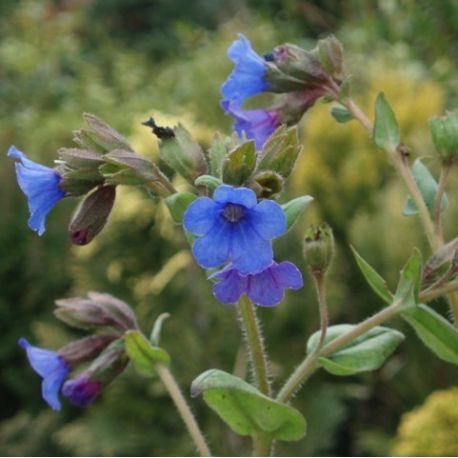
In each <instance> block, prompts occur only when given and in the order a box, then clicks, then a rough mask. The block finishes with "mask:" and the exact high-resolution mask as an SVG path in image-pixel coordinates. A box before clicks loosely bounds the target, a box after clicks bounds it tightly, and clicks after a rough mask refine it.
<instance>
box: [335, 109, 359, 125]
mask: <svg viewBox="0 0 458 458" xmlns="http://www.w3.org/2000/svg"><path fill="white" fill-rule="evenodd" d="M331 115H332V117H333V118H334V119H335V120H336V121H337V122H338V123H340V124H344V123H346V122H348V121H351V120H352V119H354V118H353V115H352V114H351V113H350V112H349V111H348V110H347V109H346V108H345V107H339V106H337V107H332V109H331Z"/></svg>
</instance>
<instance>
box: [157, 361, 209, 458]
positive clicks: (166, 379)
mask: <svg viewBox="0 0 458 458" xmlns="http://www.w3.org/2000/svg"><path fill="white" fill-rule="evenodd" d="M157 372H158V374H159V377H160V378H161V380H162V383H163V384H164V385H165V387H166V389H167V391H168V392H169V394H170V397H171V398H172V399H173V402H174V403H175V406H176V408H177V410H178V412H179V414H180V416H181V419H182V420H183V422H184V424H185V425H186V428H187V429H188V432H189V434H190V436H191V437H192V440H193V441H194V444H195V445H196V447H197V450H198V451H199V454H200V456H211V452H210V449H209V448H208V445H207V442H206V441H205V438H204V436H203V434H202V432H201V431H200V428H199V425H198V424H197V422H196V419H195V418H194V415H193V414H192V412H191V409H190V408H189V405H188V403H187V402H186V399H185V398H184V396H183V393H182V392H181V390H180V387H179V386H178V384H177V382H176V380H175V378H174V377H173V375H172V373H171V372H170V370H169V369H168V368H167V367H166V366H164V365H161V364H159V365H158V366H157Z"/></svg>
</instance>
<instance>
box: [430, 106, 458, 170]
mask: <svg viewBox="0 0 458 458" xmlns="http://www.w3.org/2000/svg"><path fill="white" fill-rule="evenodd" d="M429 129H430V131H431V136H432V139H433V142H434V146H435V147H436V150H437V152H438V153H439V156H440V158H441V160H442V162H443V163H453V162H455V161H457V160H458V110H455V111H451V112H448V113H446V115H445V116H443V117H441V118H432V119H430V120H429Z"/></svg>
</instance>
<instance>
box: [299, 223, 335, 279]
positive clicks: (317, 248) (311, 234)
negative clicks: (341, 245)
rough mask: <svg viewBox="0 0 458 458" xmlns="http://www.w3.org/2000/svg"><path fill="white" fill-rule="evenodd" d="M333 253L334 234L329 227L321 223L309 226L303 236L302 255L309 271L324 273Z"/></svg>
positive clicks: (317, 273)
mask: <svg viewBox="0 0 458 458" xmlns="http://www.w3.org/2000/svg"><path fill="white" fill-rule="evenodd" d="M333 255H334V236H333V233H332V229H331V227H330V226H329V225H328V224H326V223H322V224H320V225H319V226H310V228H309V229H308V230H307V231H306V232H305V237H304V257H305V261H306V262H307V264H308V266H309V268H310V271H311V272H312V273H313V274H316V275H324V274H325V273H326V271H327V269H328V267H329V265H330V263H331V260H332V257H333Z"/></svg>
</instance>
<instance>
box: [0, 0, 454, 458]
mask: <svg viewBox="0 0 458 458" xmlns="http://www.w3.org/2000/svg"><path fill="white" fill-rule="evenodd" d="M238 32H244V33H245V34H246V35H247V36H248V37H249V38H250V39H251V40H252V42H253V44H254V46H255V48H256V49H258V50H259V51H260V52H268V51H269V50H270V49H271V48H272V47H273V46H274V45H276V44H278V43H280V42H284V41H291V42H295V43H297V44H300V45H303V46H305V47H312V46H314V41H315V40H316V39H317V38H319V37H321V36H324V35H326V34H328V33H335V34H336V35H337V36H338V37H339V38H340V40H341V41H342V42H343V44H344V47H345V49H346V64H347V69H348V71H349V72H350V73H351V74H352V75H353V76H354V78H353V82H354V89H353V93H354V96H355V99H356V100H358V102H360V104H361V106H362V107H363V108H364V109H365V110H367V112H368V113H369V115H370V116H372V111H373V109H372V107H373V102H374V99H375V96H376V94H377V92H378V91H382V90H383V91H384V92H385V93H386V95H387V97H388V99H389V100H390V102H391V103H392V105H393V107H394V109H395V111H396V114H397V116H398V119H399V122H400V124H401V128H402V134H403V138H404V139H405V141H406V143H408V144H409V145H410V146H411V147H412V149H413V150H414V154H415V156H419V157H423V158H424V160H425V162H426V163H427V164H428V165H431V168H432V170H433V171H436V172H437V166H436V163H435V161H434V155H433V153H432V146H431V141H430V138H429V134H428V131H427V119H428V118H429V117H431V116H434V115H438V114H441V113H442V112H443V111H444V109H450V108H455V107H457V106H458V100H457V94H458V79H457V77H456V75H457V70H458V68H457V67H458V65H457V61H458V60H457V58H458V5H457V3H456V2H455V1H453V0H443V1H440V2H436V1H432V0H429V1H427V0H422V1H413V0H410V1H409V0H404V1H401V0H389V1H385V0H384V1H382V0H380V1H375V0H372V1H371V0H367V1H363V0H347V1H336V0H333V1H331V0H330V1H305V0H304V1H294V0H269V1H261V2H258V1H254V0H246V1H243V0H234V1H222V0H196V1H194V2H190V1H189V0H169V1H160V0H151V1H148V0H131V1H129V0H88V1H83V0H66V1H64V0H62V1H45V0H28V1H27V0H22V1H15V0H3V1H2V2H0V152H1V154H0V180H1V181H0V183H1V192H0V330H1V334H0V335H1V338H0V370H1V373H0V405H1V410H0V453H1V454H3V455H13V456H19V455H35V456H42V455H62V454H64V455H86V454H90V455H102V456H106V455H121V456H126V455H127V456H128V455H166V456H174V455H182V454H185V455H186V454H192V453H194V449H193V446H192V444H191V443H190V441H189V439H188V437H187V435H186V433H185V431H184V428H183V426H182V424H181V423H180V420H179V419H178V417H177V415H176V414H175V411H174V409H173V407H172V404H171V401H170V400H169V398H168V397H167V396H166V393H165V391H164V389H163V387H162V386H161V384H160V383H159V382H156V381H148V380H146V379H141V378H139V377H138V376H136V374H135V373H134V372H133V371H132V370H131V369H129V370H127V372H126V373H125V374H123V375H122V376H121V377H120V378H119V379H118V380H117V381H116V382H115V383H114V384H113V385H112V386H110V387H109V388H108V389H107V390H106V391H105V392H104V393H103V394H102V396H101V398H100V399H99V400H97V402H95V403H94V404H93V405H92V406H91V407H89V408H87V409H85V410H81V409H78V408H75V407H72V406H70V405H69V404H68V403H66V402H64V407H63V410H62V411H61V412H58V413H56V412H53V411H51V410H50V409H49V408H48V407H47V406H46V405H45V404H44V402H43V401H42V399H41V398H40V380H39V377H38V376H36V375H35V374H34V373H33V372H32V370H31V369H30V367H29V366H28V364H27V362H26V359H25V356H24V354H23V352H22V350H21V349H20V348H19V347H18V346H17V340H18V338H19V337H21V336H24V337H27V338H28V339H29V340H30V341H32V342H33V343H35V344H38V345H40V346H44V347H48V348H52V349H56V348H59V346H60V345H63V344H64V343H66V342H67V341H68V340H69V339H71V338H77V337H79V336H80V335H81V334H78V333H76V332H73V331H70V330H69V329H68V328H66V327H65V326H64V325H62V324H60V323H58V322H57V321H56V320H55V319H54V317H53V313H52V311H53V301H54V299H56V298H60V297H66V296H70V295H80V294H84V293H85V292H86V291H88V290H97V291H103V292H109V293H111V294H114V295H116V296H119V297H120V298H122V299H124V300H125V301H127V302H129V303H130V304H132V306H133V307H134V308H135V310H136V312H137V313H138V316H139V320H140V323H141V325H142V327H143V329H144V330H145V332H148V331H149V329H150V327H151V325H152V323H153V321H154V319H155V317H156V316H157V315H159V314H160V313H163V312H170V313H171V315H172V317H171V319H170V320H169V321H168V322H167V323H166V324H165V326H164V331H163V338H162V342H163V345H164V346H165V347H166V348H167V349H168V351H169V352H170V354H171V355H172V358H173V363H172V368H173V370H174V372H175V373H176V374H177V376H178V378H179V380H180V383H181V385H182V386H183V388H184V390H185V392H187V389H188V386H189V384H190V382H191V381H192V379H193V378H194V377H195V376H197V375H198V374H199V373H201V372H203V371H204V370H205V369H207V368H210V367H218V368H221V369H224V370H226V371H231V370H232V369H233V367H234V364H235V360H236V355H237V352H238V350H239V345H240V335H239V331H238V328H237V326H236V320H235V314H234V310H233V308H232V307H227V306H223V305H221V304H219V303H217V302H216V300H215V299H214V298H213V296H212V294H211V287H210V284H209V282H208V281H206V279H205V276H204V273H203V271H201V270H199V269H198V268H197V267H196V266H195V264H194V262H193V261H192V259H191V257H190V255H189V252H188V250H187V246H186V243H185V240H184V238H183V235H182V233H181V231H180V230H179V229H177V228H175V227H174V226H173V224H172V222H171V219H170V217H169V215H168V213H167V211H166V209H165V208H164V207H163V205H162V204H155V203H154V202H152V201H151V200H150V199H149V198H148V196H147V195H146V194H145V193H143V192H141V191H139V190H137V189H131V188H126V189H123V190H122V192H120V193H119V195H118V198H117V201H116V204H115V210H114V212H113V214H112V216H111V218H110V222H109V224H108V226H107V228H106V229H105V230H104V231H103V232H102V233H101V234H100V236H99V237H98V238H97V239H96V241H95V242H94V243H92V244H91V245H89V246H87V247H83V248H81V247H72V246H71V244H70V243H69V241H68V236H67V224H68V221H69V218H70V215H71V212H72V209H73V208H74V206H75V204H76V201H73V200H71V199H67V200H65V201H63V202H61V203H59V204H58V205H57V207H56V208H55V210H53V212H52V213H51V215H50V217H49V219H48V224H47V231H46V233H45V235H44V236H43V237H41V238H40V237H38V236H37V235H36V234H34V233H32V232H31V231H30V230H29V229H28V227H27V225H26V221H27V218H28V212H27V205H26V201H25V198H24V196H23V195H22V193H21V192H20V190H19V189H18V186H17V184H16V181H15V176H14V167H13V164H12V161H10V160H8V159H7V158H6V151H7V149H8V147H9V146H10V145H11V144H15V145H16V146H17V147H18V148H19V149H21V150H23V151H25V152H26V153H27V154H29V155H30V157H31V158H33V159H34V160H37V161H40V162H42V163H44V164H47V165H52V161H53V159H54V158H55V153H56V150H57V149H58V148H59V147H61V146H70V145H71V144H72V134H71V132H72V130H74V129H77V128H79V127H80V126H81V122H82V121H81V113H82V112H84V111H86V112H92V113H94V114H96V115H98V116H100V117H102V118H104V119H105V120H106V121H107V122H109V123H110V124H112V125H113V127H115V128H116V129H118V130H120V131H121V132H122V133H123V134H125V135H126V136H127V137H128V138H129V139H130V140H131V141H132V143H133V145H134V146H135V147H136V149H137V151H138V152H140V153H143V154H145V155H147V156H149V157H151V158H154V157H155V154H156V148H157V145H156V143H155V140H154V138H153V137H152V136H151V135H150V133H149V132H148V130H147V129H145V128H144V127H142V126H141V125H140V123H141V121H143V120H145V119H146V118H147V117H148V116H150V115H153V116H154V117H156V118H157V120H158V121H160V122H163V123H164V124H174V123H176V122H178V121H181V122H183V123H184V124H185V126H186V127H188V129H189V130H190V131H191V132H192V133H193V135H194V136H195V138H196V139H198V140H199V141H200V142H201V143H202V144H203V145H208V144H209V142H210V141H211V138H212V136H213V133H214V131H215V130H221V131H223V132H226V133H228V132H229V131H230V120H229V119H228V118H227V117H226V116H225V115H224V114H223V113H222V110H221V109H220V108H219V86H220V84H221V83H222V81H223V80H224V79H225V77H226V76H227V74H228V73H229V72H230V69H231V63H230V62H229V60H228V59H227V57H226V49H227V47H228V46H229V45H230V43H231V42H232V41H233V40H234V39H235V37H236V34H237V33H238ZM265 100H267V99H264V101H265ZM329 109H330V107H329V105H324V104H321V105H318V106H316V107H315V108H313V109H312V110H311V111H310V112H309V113H308V114H307V115H306V116H305V118H304V120H303V122H302V123H301V138H302V140H303V142H304V152H303V155H302V158H301V159H300V161H299V163H298V165H297V167H296V169H295V172H294V175H293V177H292V179H291V182H290V184H289V187H288V189H287V191H286V192H285V195H284V196H283V199H286V198H288V197H291V196H296V195H299V194H311V195H313V196H314V197H315V202H314V203H313V205H312V206H311V208H310V209H309V210H308V213H307V215H306V216H305V217H304V218H303V219H302V220H301V221H300V222H299V223H298V224H297V225H296V227H295V229H294V231H293V232H291V233H290V234H288V235H287V236H286V237H285V238H283V239H281V240H279V241H278V242H277V243H276V248H277V253H278V255H277V257H278V258H279V259H291V260H293V261H294V262H296V263H297V265H298V266H299V267H300V268H301V269H303V270H304V263H303V261H302V259H301V256H300V251H301V250H300V247H301V233H302V231H303V230H304V228H305V225H306V224H309V223H311V222H314V223H316V222H319V221H321V220H322V219H325V220H327V221H328V222H329V223H331V224H332V226H333V228H334V231H335V235H336V241H337V259H336V262H335V264H334V267H333V271H332V273H331V281H332V283H331V285H330V288H329V289H330V291H329V296H330V297H329V302H330V304H331V322H332V323H342V322H351V323H353V322H356V321H357V320H359V319H362V318H363V317H365V316H367V315H368V314H371V313H374V312H375V311H377V310H378V309H380V307H381V306H382V303H381V301H380V300H379V299H378V298H377V297H376V296H375V295H374V294H373V293H372V292H371V291H370V290H369V288H368V287H367V286H366V285H365V283H364V281H363V279H362V277H361V275H360V273H359V272H358V270H357V268H356V266H355V263H354V261H353V259H352V256H351V252H350V250H349V245H350V244H353V245H354V246H355V247H356V248H357V249H358V250H359V251H360V252H361V254H363V256H364V257H365V258H366V259H367V260H368V261H369V262H371V263H372V264H373V265H374V266H375V267H376V268H377V269H378V270H379V272H380V273H382V274H383V275H384V276H385V277H386V278H387V280H388V282H389V284H390V285H391V286H394V285H395V282H396V278H397V275H398V272H399V269H400V268H401V266H402V264H403V263H404V261H405V260H406V258H407V257H408V255H409V254H410V252H411V250H412V247H414V246H419V247H421V248H423V249H424V252H425V253H426V252H427V250H426V247H425V245H424V241H423V236H422V233H421V230H420V229H419V227H418V224H417V221H416V220H415V219H407V218H405V217H403V216H401V211H402V206H403V204H404V200H405V193H404V190H403V188H402V186H400V185H399V184H398V182H397V181H396V180H395V178H394V175H393V171H392V170H391V168H390V167H388V166H387V163H386V160H385V157H384V156H383V154H382V153H380V152H378V151H376V150H375V148H374V147H373V146H372V145H371V142H370V141H369V139H368V138H367V135H366V134H365V133H364V132H363V131H362V129H361V128H360V127H359V126H358V125H357V124H356V123H355V122H351V123H349V124H345V125H340V124H336V123H335V121H334V120H333V119H332V118H331V117H330V115H329ZM457 181H458V177H457V174H456V173H454V174H453V175H452V179H451V184H450V189H449V200H450V209H449V213H448V216H447V222H446V232H447V234H448V236H449V237H451V236H452V235H456V223H457V221H458V206H457V203H456V200H457V199H456V198H457V195H456V194H457V193H456V183H457ZM454 185H455V188H453V186H454ZM178 186H179V183H178ZM304 274H305V271H304ZM305 281H306V287H305V289H304V290H302V291H300V292H297V293H288V295H287V298H286V301H285V302H284V303H283V304H282V305H281V306H279V307H277V308H276V309H271V310H261V311H260V315H261V318H262V320H263V323H264V330H265V334H266V343H267V347H268V350H269V354H270V355H271V358H272V366H273V374H274V376H275V380H276V381H275V386H276V387H277V388H278V386H279V384H280V382H281V381H282V380H284V378H285V377H286V376H287V374H288V373H289V371H290V370H291V369H292V368H293V367H294V366H295V365H296V364H297V363H298V362H299V360H300V359H301V358H302V356H303V354H304V349H305V342H306V338H307V336H308V335H309V334H310V333H311V332H313V331H314V330H316V328H317V326H318V316H317V310H316V309H317V307H316V301H315V298H314V295H313V291H312V287H311V281H310V279H309V278H308V276H307V275H306V274H305ZM434 307H435V308H436V309H437V310H439V311H440V312H441V313H444V314H447V309H446V307H445V304H443V303H441V302H438V303H436V304H434ZM392 324H393V326H395V327H396V328H398V329H400V330H401V331H403V332H404V333H405V334H406V336H407V339H406V341H405V342H404V343H403V344H402V345H401V348H400V349H399V350H398V351H397V352H396V354H395V355H394V356H393V357H392V358H391V359H390V360H389V361H388V362H387V364H386V365H385V366H384V367H383V368H382V369H380V370H379V371H376V372H375V373H368V374H363V375H360V376H355V377H348V378H336V377H332V376H330V375H326V374H324V373H321V374H318V375H316V376H314V378H312V380H311V381H310V382H309V383H308V384H307V386H306V387H305V389H304V390H303V391H302V392H301V393H300V394H299V395H298V396H297V397H296V398H295V399H294V405H295V406H296V407H297V408H299V409H300V410H301V411H302V412H304V414H305V415H306V417H307V420H308V424H309V431H308V435H307V437H306V438H304V439H303V440H301V441H299V442H297V443H291V444H280V445H279V446H278V453H279V454H290V455H295V456H303V455H312V456H320V455H344V456H353V455H361V454H364V455H373V456H378V455H385V454H392V453H397V454H412V455H415V454H417V455H418V454H425V455H435V454H437V455H442V454H446V455H456V454H458V431H457V424H458V408H457V404H458V394H457V391H456V389H455V390H450V388H452V387H453V386H456V385H457V382H458V370H457V369H456V368H454V367H452V366H450V365H447V364H445V363H443V362H441V361H439V360H438V359H437V358H436V357H435V356H433V355H432V354H431V353H430V352H429V351H428V350H427V349H425V348H424V347H423V346H422V344H421V343H420V342H419V340H418V339H417V338H416V336H415V335H414V333H413V332H412V331H411V330H410V329H408V328H407V327H406V325H405V324H404V323H403V322H401V320H394V321H393V323H392ZM437 390H442V391H441V392H439V393H436V394H434V395H433V397H432V398H431V399H430V400H428V401H427V402H426V404H425V405H424V406H423V407H422V408H418V409H417V410H415V411H414V412H413V413H411V414H409V415H407V416H406V417H405V421H404V422H403V423H402V426H401V427H400V428H399V425H400V424H401V422H402V418H403V414H405V413H406V412H408V411H411V410H412V409H414V408H416V407H418V406H420V405H421V404H423V403H424V401H425V399H426V397H427V396H428V395H430V394H431V393H432V392H433V391H437ZM444 390H448V391H444ZM192 407H193V410H194V412H195V413H196V415H197V416H198V418H199V421H200V423H201V424H202V426H203V428H204V430H205V431H206V432H207V437H208V438H209V442H210V444H211V445H212V446H213V448H214V449H215V450H216V451H217V453H218V454H219V455H232V454H246V453H248V446H249V443H248V441H247V440H245V439H240V438H237V437H235V436H234V435H233V434H232V433H230V432H229V431H228V430H227V428H226V427H225V426H224V425H223V424H222V423H221V422H220V420H219V419H218V418H217V417H216V416H215V414H214V413H212V412H210V411H209V410H208V409H207V408H206V406H205V405H204V404H203V402H202V401H201V400H198V399H197V400H192ZM444 418H445V419H446V420H447V421H444ZM398 428H399V431H400V432H399V434H398V433H397V431H398ZM426 431H427V432H428V434H426ZM397 434H398V436H397ZM396 437H397V438H396ZM420 439H421V440H420Z"/></svg>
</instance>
